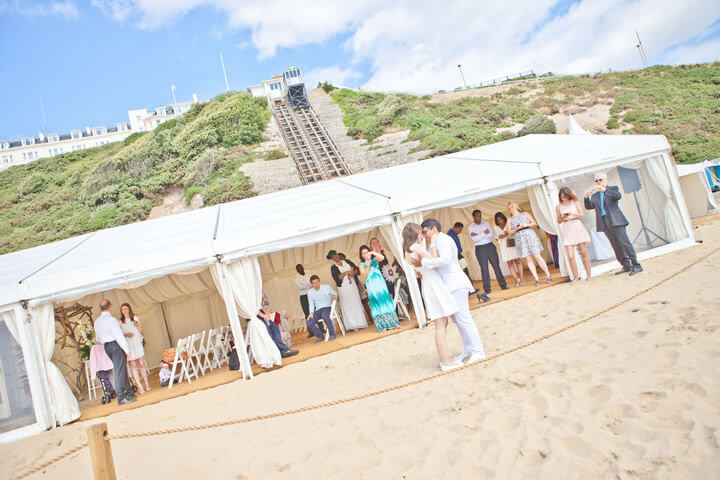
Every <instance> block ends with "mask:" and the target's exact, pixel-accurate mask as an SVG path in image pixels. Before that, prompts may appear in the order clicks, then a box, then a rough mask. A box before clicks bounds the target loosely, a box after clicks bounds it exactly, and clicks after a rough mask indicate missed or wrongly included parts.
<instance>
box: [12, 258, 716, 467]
mask: <svg viewBox="0 0 720 480" xmlns="http://www.w3.org/2000/svg"><path fill="white" fill-rule="evenodd" d="M719 251H720V247H717V248H715V249H714V250H712V251H710V252H708V253H706V254H705V255H703V256H701V257H700V258H698V259H696V260H694V261H693V262H691V263H689V264H688V265H686V266H684V267H683V268H681V269H680V270H677V271H676V272H674V273H672V274H670V275H668V276H666V277H664V278H662V279H660V280H658V281H657V282H655V283H653V284H651V285H650V286H648V287H645V288H643V289H640V290H638V291H637V292H635V293H633V294H632V295H630V296H628V297H625V298H624V299H622V300H619V301H618V302H615V303H613V304H612V305H608V306H606V307H605V308H603V309H601V310H598V311H597V312H595V313H592V314H590V315H587V316H585V317H583V318H582V319H580V320H578V321H576V322H573V323H570V324H568V325H565V326H564V327H561V328H559V329H557V330H554V331H552V332H550V333H546V334H545V335H542V336H540V337H537V338H535V339H533V340H530V341H528V342H525V343H522V344H520V345H516V346H515V347H512V348H510V349H507V350H503V351H501V352H498V353H495V354H493V355H490V356H488V357H486V358H484V359H483V360H480V361H477V362H474V363H471V364H466V365H463V366H462V367H459V368H456V369H454V370H450V371H447V372H438V373H434V374H432V375H427V376H425V377H420V378H417V379H415V380H410V381H408V382H405V383H401V384H398V385H392V386H390V387H385V388H382V389H380V390H373V391H372V392H367V393H361V394H358V395H354V396H352V397H345V398H340V399H336V400H329V401H327V402H322V403H315V404H312V405H306V406H304V407H299V408H293V409H289V410H281V411H278V412H271V413H265V414H261V415H253V416H249V417H241V418H235V419H231V420H224V421H220V422H212V423H204V424H200V425H190V426H186V427H173V428H164V429H160V430H149V431H145V432H134V433H120V434H115V435H108V436H107V439H108V440H122V439H126V438H139V437H152V436H157V435H168V434H171V433H182V432H190V431H196V430H207V429H210V428H217V427H226V426H229V425H238V424H242V423H250V422H256V421H260V420H267V419H270V418H277V417H285V416H288V415H295V414H298V413H303V412H310V411H313V410H320V409H322V408H326V407H331V406H334V405H342V404H345V403H350V402H355V401H358V400H363V399H366V398H370V397H376V396H378V395H382V394H384V393H388V392H394V391H396V390H401V389H403V388H407V387H411V386H413V385H418V384H420V383H425V382H428V381H430V380H434V379H436V378H438V377H442V376H444V375H450V374H453V373H456V372H459V371H462V370H466V369H468V368H472V367H476V366H478V365H483V364H485V363H488V362H490V361H492V360H495V359H497V358H500V357H504V356H506V355H509V354H511V353H514V352H517V351H518V350H524V349H526V348H528V347H531V346H532V345H535V344H537V343H540V342H542V341H544V340H547V339H549V338H552V337H554V336H557V335H559V334H561V333H563V332H566V331H568V330H570V329H571V328H574V327H577V326H578V325H582V324H583V323H587V322H589V321H590V320H593V319H595V318H597V317H599V316H601V315H604V314H606V313H607V312H609V311H611V310H615V309H616V308H618V307H620V306H622V305H624V304H626V303H628V302H630V301H632V300H633V299H635V298H637V297H639V296H641V295H644V294H646V293H647V292H649V291H650V290H652V289H654V288H657V287H659V286H660V285H662V284H663V283H666V282H668V281H670V280H672V279H673V278H675V277H677V276H678V275H681V274H683V273H685V272H687V271H688V270H690V269H691V268H692V267H694V266H695V265H697V264H699V263H700V262H702V261H703V260H705V259H707V258H708V257H710V256H712V255H714V254H716V253H717V252H719ZM87 445H88V443H87V442H83V443H82V444H80V445H77V446H76V447H74V448H71V449H70V450H68V451H66V452H64V453H62V454H60V455H57V456H55V457H53V458H51V459H50V460H48V461H46V462H43V463H41V464H39V465H37V466H34V467H32V468H29V469H27V470H24V471H22V472H21V473H20V474H18V475H17V476H16V477H14V480H21V479H23V478H25V477H27V476H28V475H31V474H33V473H35V472H38V471H39V470H42V469H44V468H46V467H48V466H50V465H52V464H53V463H55V462H58V461H60V460H62V459H63V458H65V457H68V456H70V455H72V454H73V453H75V452H77V451H79V450H81V449H82V448H85V447H86V446H87Z"/></svg>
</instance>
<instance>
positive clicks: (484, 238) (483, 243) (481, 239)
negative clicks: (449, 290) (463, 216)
mask: <svg viewBox="0 0 720 480" xmlns="http://www.w3.org/2000/svg"><path fill="white" fill-rule="evenodd" d="M472 216H473V223H471V224H470V225H469V226H468V234H470V239H471V240H472V241H473V243H474V244H475V258H477V262H478V264H479V265H480V271H481V272H482V283H483V290H485V294H484V295H483V294H480V295H478V297H479V298H480V299H481V300H483V301H488V300H489V299H490V298H489V297H488V296H487V294H488V293H490V290H491V287H490V268H489V267H488V263H489V264H490V265H492V267H493V270H494V271H495V279H496V280H497V282H498V283H499V284H500V288H501V289H503V290H507V288H508V286H507V283H506V282H505V275H504V274H503V273H502V270H501V269H500V257H498V253H497V249H496V248H495V244H494V243H493V233H492V227H491V226H490V224H489V223H488V222H483V219H482V212H481V211H480V210H473V212H472ZM483 297H485V298H483Z"/></svg>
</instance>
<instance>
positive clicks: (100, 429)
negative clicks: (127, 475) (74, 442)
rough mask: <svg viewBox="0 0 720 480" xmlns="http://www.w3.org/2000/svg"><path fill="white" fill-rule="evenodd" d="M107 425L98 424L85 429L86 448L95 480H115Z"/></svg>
mask: <svg viewBox="0 0 720 480" xmlns="http://www.w3.org/2000/svg"><path fill="white" fill-rule="evenodd" d="M107 433H108V428H107V423H98V424H97V425H93V426H92V427H89V428H88V429H87V436H88V447H89V448H90V458H91V459H92V466H93V475H94V477H95V480H116V477H115V463H114V462H113V456H112V450H111V449H110V440H108V439H107V438H106V435H107Z"/></svg>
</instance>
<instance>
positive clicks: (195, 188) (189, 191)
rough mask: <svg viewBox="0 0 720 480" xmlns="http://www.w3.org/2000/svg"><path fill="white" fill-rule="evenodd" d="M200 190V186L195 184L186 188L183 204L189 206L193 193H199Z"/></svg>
mask: <svg viewBox="0 0 720 480" xmlns="http://www.w3.org/2000/svg"><path fill="white" fill-rule="evenodd" d="M202 191H203V189H202V187H198V186H197V185H193V186H192V187H190V188H188V189H187V191H186V192H185V204H186V205H187V206H190V202H192V199H193V197H194V196H195V195H198V194H201V193H202Z"/></svg>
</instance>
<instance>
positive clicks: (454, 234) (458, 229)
mask: <svg viewBox="0 0 720 480" xmlns="http://www.w3.org/2000/svg"><path fill="white" fill-rule="evenodd" d="M463 228H465V225H463V224H462V223H461V222H455V225H453V227H452V228H451V229H450V230H448V232H447V234H448V236H449V237H450V238H452V239H453V241H454V242H455V245H457V250H458V262H459V263H460V266H461V267H462V269H463V272H465V275H467V277H468V278H469V279H470V283H472V277H471V276H470V271H469V270H468V268H467V260H465V257H463V254H462V251H463V250H462V245H460V237H459V236H458V235H460V234H461V233H462V231H463ZM475 293H477V289H475V290H474V291H472V292H470V295H473V294H475Z"/></svg>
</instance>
